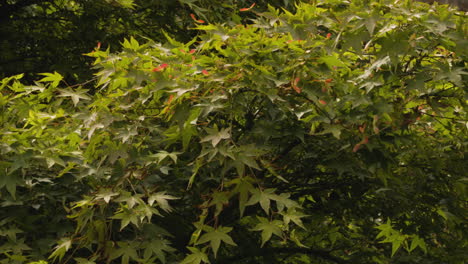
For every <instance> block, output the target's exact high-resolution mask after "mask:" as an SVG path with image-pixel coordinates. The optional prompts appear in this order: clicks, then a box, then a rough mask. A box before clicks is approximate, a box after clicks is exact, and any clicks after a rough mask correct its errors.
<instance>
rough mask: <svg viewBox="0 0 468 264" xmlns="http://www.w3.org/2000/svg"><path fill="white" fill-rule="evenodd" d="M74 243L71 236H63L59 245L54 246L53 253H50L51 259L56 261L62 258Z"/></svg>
mask: <svg viewBox="0 0 468 264" xmlns="http://www.w3.org/2000/svg"><path fill="white" fill-rule="evenodd" d="M71 245H72V239H71V238H70V237H67V238H62V239H61V240H60V241H59V243H58V244H57V246H56V247H55V248H54V251H53V252H52V254H50V256H49V259H53V261H55V260H56V259H57V258H58V259H59V260H61V259H62V258H63V256H65V253H66V252H67V251H68V250H69V249H70V247H71Z"/></svg>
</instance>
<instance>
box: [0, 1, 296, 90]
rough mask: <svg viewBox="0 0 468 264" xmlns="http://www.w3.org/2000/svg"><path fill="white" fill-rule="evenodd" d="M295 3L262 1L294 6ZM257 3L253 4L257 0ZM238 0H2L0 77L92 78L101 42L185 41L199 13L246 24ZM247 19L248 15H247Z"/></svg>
mask: <svg viewBox="0 0 468 264" xmlns="http://www.w3.org/2000/svg"><path fill="white" fill-rule="evenodd" d="M292 2H293V1H288V0H285V1H283V0H259V1H257V9H258V7H260V8H261V9H266V7H267V4H266V3H269V4H271V5H274V6H277V7H279V6H282V7H284V8H287V9H288V10H293V9H294V6H293V4H292ZM252 3H253V2H252ZM252 3H249V2H248V1H236V0H164V1H161V0H94V1H89V0H2V1H0V78H3V77H5V76H10V75H14V74H19V73H27V74H26V75H25V77H24V78H25V79H27V80H33V79H34V74H36V73H41V72H53V71H58V72H60V73H61V74H62V75H63V76H64V78H65V79H64V80H65V81H67V82H69V83H72V82H76V81H77V80H78V81H84V80H87V79H89V78H91V77H92V71H91V69H90V67H89V65H90V64H91V63H92V60H90V59H89V58H86V57H84V56H82V54H83V53H87V52H89V51H90V50H92V48H93V47H95V46H96V45H97V43H98V42H101V43H102V44H103V45H106V46H110V47H111V48H112V50H113V51H115V50H117V49H118V48H119V47H120V42H121V41H122V40H123V38H124V37H127V36H134V37H135V38H137V39H139V40H142V39H143V38H144V37H148V38H151V39H153V40H159V41H164V36H163V32H167V33H168V34H170V35H171V36H173V37H174V38H176V39H178V40H180V41H189V40H190V39H191V38H193V37H194V36H195V35H196V33H197V32H196V31H194V30H191V29H190V28H191V27H193V19H192V18H191V17H190V14H194V15H195V16H196V17H197V19H204V20H205V21H208V22H212V23H214V22H221V21H223V22H227V21H232V22H233V23H241V22H242V20H244V19H245V18H246V16H245V15H242V16H240V14H239V13H240V12H241V11H239V9H240V8H243V7H245V6H249V5H251V4H252ZM247 17H248V16H247Z"/></svg>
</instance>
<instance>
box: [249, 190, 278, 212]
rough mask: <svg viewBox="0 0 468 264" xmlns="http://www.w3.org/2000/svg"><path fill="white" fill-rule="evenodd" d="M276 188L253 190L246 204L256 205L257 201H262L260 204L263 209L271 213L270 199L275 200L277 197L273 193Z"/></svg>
mask: <svg viewBox="0 0 468 264" xmlns="http://www.w3.org/2000/svg"><path fill="white" fill-rule="evenodd" d="M274 191H275V189H266V190H263V191H262V190H259V189H255V190H253V191H252V197H250V200H249V201H248V202H247V204H246V205H254V204H256V203H260V206H261V207H262V209H263V211H265V213H266V214H270V200H273V199H274V198H275V196H276V195H275V194H274V193H273V192H274Z"/></svg>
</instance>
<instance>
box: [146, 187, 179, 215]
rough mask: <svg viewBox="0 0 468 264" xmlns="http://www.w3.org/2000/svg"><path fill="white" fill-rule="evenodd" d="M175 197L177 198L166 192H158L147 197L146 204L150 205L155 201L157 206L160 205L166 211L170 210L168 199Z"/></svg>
mask: <svg viewBox="0 0 468 264" xmlns="http://www.w3.org/2000/svg"><path fill="white" fill-rule="evenodd" d="M177 199H179V198H177V197H174V196H172V195H168V194H166V192H158V193H155V194H153V195H151V196H150V197H148V204H149V205H151V206H152V205H153V204H154V202H156V203H157V204H158V205H159V207H161V209H163V210H164V211H166V212H171V211H172V207H171V206H170V205H169V202H168V201H169V200H177Z"/></svg>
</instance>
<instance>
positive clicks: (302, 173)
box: [0, 0, 468, 264]
mask: <svg viewBox="0 0 468 264" xmlns="http://www.w3.org/2000/svg"><path fill="white" fill-rule="evenodd" d="M45 2H47V1H45ZM86 2H87V1H83V3H86ZM120 2H121V1H120ZM124 2H125V1H124ZM129 2H131V1H129ZM193 2H195V1H179V3H186V4H191V3H193ZM234 2H235V1H233V3H234ZM77 3H78V1H77ZM237 4H238V3H237ZM259 5H260V4H257V5H253V4H251V5H245V6H238V9H236V11H235V12H234V13H233V14H235V16H238V17H239V18H238V19H237V20H235V19H226V20H228V21H226V22H225V23H222V20H223V18H222V17H219V23H208V19H206V18H203V17H200V16H197V15H196V14H194V13H189V14H188V19H187V20H184V21H186V22H184V23H190V25H189V26H188V27H190V28H191V30H192V31H194V32H196V33H193V34H190V35H189V36H190V38H188V39H181V38H178V37H177V36H179V35H178V34H174V32H171V31H169V30H166V31H160V33H161V34H162V36H163V37H164V40H162V39H161V41H152V40H149V39H146V40H143V38H137V37H129V38H127V39H125V40H124V41H123V42H122V47H121V50H120V51H111V49H110V48H109V46H108V45H106V44H101V45H97V46H96V47H94V49H93V50H92V51H91V52H88V53H87V54H86V56H88V57H89V58H91V59H92V60H93V61H94V62H93V65H92V68H93V71H94V73H95V78H93V79H90V80H88V81H86V82H83V83H76V84H70V83H68V82H66V81H65V79H64V75H65V74H64V73H62V74H61V73H59V72H57V71H55V72H50V73H41V74H40V76H41V77H40V78H38V80H37V81H35V82H31V83H29V82H28V81H24V80H23V79H24V78H25V77H24V76H23V75H22V74H20V75H15V76H11V77H8V78H5V79H3V80H2V81H1V83H0V107H1V108H2V111H1V112H0V120H1V124H2V126H1V127H0V139H1V140H0V212H1V213H0V256H1V257H0V263H12V264H13V263H14V264H16V263H31V262H33V261H36V262H34V263H36V264H37V263H81V264H85V263H86V264H92V263H124V264H125V263H183V264H200V263H223V264H224V263H291V264H307V263H314V264H315V263H460V264H461V263H463V262H464V261H465V260H466V259H467V257H468V256H467V253H466V247H467V238H466V235H467V234H466V233H467V230H468V229H467V228H466V219H467V211H466V206H467V185H466V184H467V177H466V171H468V162H467V158H466V147H467V139H468V114H467V112H466V104H467V99H468V97H467V93H466V87H467V76H466V75H467V70H466V67H467V61H466V58H467V50H466V46H467V44H468V43H467V42H468V40H467V37H466V36H467V35H468V34H467V33H468V32H467V31H468V28H467V25H468V23H466V22H467V18H466V15H465V14H463V13H461V12H458V11H456V10H454V9H452V8H449V7H447V6H439V5H437V4H436V5H432V6H430V5H427V4H424V3H416V2H413V1H400V2H398V1H397V2H394V1H359V0H358V1H352V2H351V3H350V2H348V1H342V0H336V1H323V2H322V1H315V2H314V3H300V4H297V6H295V7H294V11H288V10H287V9H278V8H275V7H274V6H266V5H264V6H261V7H259ZM239 7H240V8H239ZM135 9H137V8H135ZM130 10H134V9H130ZM129 12H130V11H129ZM131 12H133V11H131ZM190 14H193V15H192V16H191V15H190ZM179 15H182V13H180V14H179ZM232 16H233V17H235V16H234V15H232ZM244 16H245V17H244ZM213 20H215V19H213ZM243 21H245V23H242V22H243ZM181 23H182V22H181ZM180 25H181V28H180V30H184V27H186V26H182V25H183V24H180ZM178 30H179V29H178ZM82 70H83V69H80V70H78V71H77V72H81V71H82ZM85 70H86V69H85Z"/></svg>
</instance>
